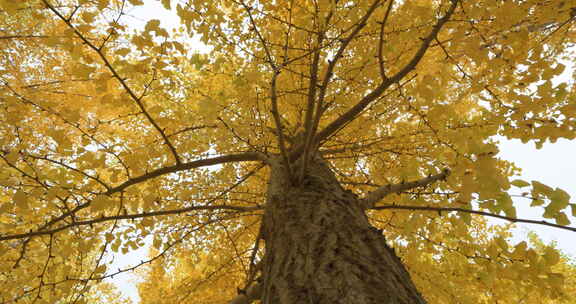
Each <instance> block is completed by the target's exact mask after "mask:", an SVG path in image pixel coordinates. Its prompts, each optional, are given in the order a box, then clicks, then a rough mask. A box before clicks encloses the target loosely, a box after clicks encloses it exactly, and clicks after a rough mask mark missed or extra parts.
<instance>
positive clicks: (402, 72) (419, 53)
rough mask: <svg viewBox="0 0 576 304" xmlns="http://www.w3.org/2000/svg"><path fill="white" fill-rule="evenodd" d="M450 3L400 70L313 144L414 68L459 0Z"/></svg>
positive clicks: (353, 115)
mask: <svg viewBox="0 0 576 304" xmlns="http://www.w3.org/2000/svg"><path fill="white" fill-rule="evenodd" d="M451 2H452V5H451V6H450V8H449V9H448V12H446V14H445V15H444V17H442V18H440V19H439V20H438V22H437V23H436V25H434V28H433V29H432V31H431V32H430V34H429V35H428V36H427V37H426V38H424V39H422V45H421V46H420V48H419V49H418V51H417V52H416V54H414V56H413V57H412V59H411V60H410V62H408V64H406V65H405V66H404V68H402V69H401V70H400V71H398V72H397V73H396V74H395V75H394V76H392V77H390V78H387V79H384V80H383V81H382V83H380V85H378V86H377V87H376V88H375V89H374V90H372V92H370V93H369V94H368V95H366V96H364V97H363V98H362V99H361V100H360V101H359V102H358V103H357V104H356V105H354V106H353V107H352V108H350V110H348V111H347V112H346V113H344V114H342V115H340V116H339V117H338V118H336V119H335V120H334V121H332V122H331V123H330V124H329V125H328V126H326V127H325V128H324V129H323V130H322V131H320V132H318V134H317V135H316V137H315V139H314V143H315V144H319V143H320V142H321V141H323V140H324V139H326V138H328V137H329V136H330V135H332V134H334V133H335V132H336V131H338V130H339V129H340V127H342V126H343V125H344V124H346V123H347V122H349V121H352V120H353V119H354V118H355V117H356V115H358V114H359V113H360V112H362V110H364V109H365V108H366V107H367V106H368V105H369V104H370V103H371V102H373V101H374V100H376V99H377V98H378V97H380V95H382V93H384V91H386V89H388V88H389V87H390V86H391V85H392V84H394V83H396V82H398V81H400V80H402V78H404V77H405V76H406V75H407V74H408V73H410V72H411V71H412V70H414V69H415V68H416V66H417V65H418V63H419V62H420V60H422V58H423V57H424V54H425V53H426V51H427V50H428V48H429V47H430V43H431V42H432V41H433V40H434V39H435V38H436V36H437V35H438V33H439V32H440V30H441V29H442V27H443V26H444V24H446V22H448V20H450V17H451V16H452V14H454V11H455V10H456V6H457V4H458V2H459V0H451Z"/></svg>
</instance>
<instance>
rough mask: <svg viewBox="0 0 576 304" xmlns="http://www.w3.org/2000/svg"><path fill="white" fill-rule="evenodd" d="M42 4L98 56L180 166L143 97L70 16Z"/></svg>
mask: <svg viewBox="0 0 576 304" xmlns="http://www.w3.org/2000/svg"><path fill="white" fill-rule="evenodd" d="M42 2H44V5H46V7H47V8H48V9H49V10H50V11H52V12H53V13H54V14H55V15H56V16H58V18H60V19H61V20H62V21H64V23H66V25H67V26H68V27H69V28H70V29H71V30H72V31H74V33H75V34H76V36H78V38H80V40H82V42H84V43H85V44H86V45H87V46H88V47H89V48H90V49H92V50H93V51H94V52H96V54H98V57H100V59H101V60H102V62H103V63H104V65H105V66H106V68H108V70H109V71H110V73H112V75H113V77H114V78H116V79H117V80H118V82H120V85H121V86H122V87H123V88H124V90H125V91H126V93H128V95H129V96H130V98H132V100H134V102H135V103H136V105H137V106H138V108H140V111H142V113H143V114H144V116H145V117H146V119H147V120H148V122H150V124H151V125H152V126H153V127H154V129H156V131H158V133H159V134H160V136H161V137H162V139H163V140H164V143H165V144H166V145H167V146H168V148H169V149H170V151H171V153H172V155H173V157H174V159H175V161H176V164H180V163H181V160H180V156H179V154H178V152H177V151H176V148H175V147H174V145H173V144H172V142H170V139H168V136H166V133H165V132H164V130H163V129H162V128H161V127H160V126H159V125H158V123H156V121H155V120H154V119H153V118H152V116H150V113H148V112H147V111H146V108H145V107H144V104H143V103H142V97H144V95H142V96H141V97H138V96H136V93H134V91H133V90H132V89H131V88H130V87H129V86H128V84H127V83H126V81H125V79H124V78H122V77H121V76H120V74H118V71H116V69H115V68H114V67H113V66H112V63H110V61H109V60H108V58H106V56H105V55H104V52H102V48H101V47H97V46H96V45H94V44H93V43H92V42H91V41H90V40H89V39H88V38H86V37H84V35H82V33H80V32H79V31H78V29H76V27H74V25H73V24H72V22H71V20H70V19H71V17H72V16H70V18H66V17H64V16H63V15H62V14H61V13H60V12H59V11H58V10H57V9H56V8H54V7H53V6H52V5H50V3H48V2H47V1H46V0H42Z"/></svg>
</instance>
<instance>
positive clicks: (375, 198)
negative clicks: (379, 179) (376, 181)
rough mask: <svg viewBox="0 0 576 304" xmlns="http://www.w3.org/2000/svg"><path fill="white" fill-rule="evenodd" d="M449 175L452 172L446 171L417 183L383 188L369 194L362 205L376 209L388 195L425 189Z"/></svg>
mask: <svg viewBox="0 0 576 304" xmlns="http://www.w3.org/2000/svg"><path fill="white" fill-rule="evenodd" d="M448 175H450V170H448V169H444V170H443V171H442V173H440V174H436V175H432V176H428V177H426V178H423V179H420V180H417V181H413V182H407V183H400V184H393V185H386V186H382V187H380V188H378V189H376V190H374V191H372V192H370V193H368V194H367V195H366V196H365V197H364V198H363V199H361V200H360V205H361V206H362V207H364V208H365V209H374V208H375V207H374V204H376V203H377V202H379V201H380V200H382V199H383V198H384V197H386V196H387V195H388V194H392V193H400V192H402V191H406V190H410V189H413V188H416V187H424V186H427V185H429V184H431V183H433V182H436V181H439V180H444V179H446V177H448Z"/></svg>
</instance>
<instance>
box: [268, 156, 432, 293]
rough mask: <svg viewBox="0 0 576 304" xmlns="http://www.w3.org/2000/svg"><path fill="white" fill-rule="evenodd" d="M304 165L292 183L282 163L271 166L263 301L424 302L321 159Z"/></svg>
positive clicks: (373, 229) (404, 270)
mask: <svg viewBox="0 0 576 304" xmlns="http://www.w3.org/2000/svg"><path fill="white" fill-rule="evenodd" d="M307 168H308V169H307V172H306V174H305V178H304V180H303V182H302V183H300V185H298V186H294V185H293V183H291V182H290V180H288V178H287V176H286V174H285V171H284V170H283V169H282V167H281V166H276V167H275V166H272V173H271V177H270V184H269V189H268V194H267V195H268V197H267V200H268V201H267V207H266V212H265V215H264V227H263V232H264V240H265V243H266V254H265V259H264V266H263V269H262V279H263V281H262V285H263V286H262V294H261V300H262V303H264V304H295V303H306V304H308V303H310V304H312V303H313V304H323V303H326V304H328V303H330V304H334V303H341V304H352V303H354V304H375V303H379V304H388V303H389V304H408V303H410V304H414V303H418V304H419V303H426V302H425V301H424V299H423V298H422V296H421V295H420V294H419V293H418V291H417V290H416V288H415V286H414V284H413V283H412V281H411V279H410V275H409V274H408V272H407V271H406V269H405V267H404V266H403V264H402V262H401V261H400V259H399V258H398V257H397V256H396V254H395V253H394V250H393V249H392V248H390V247H388V246H387V245H386V240H385V238H384V236H383V234H382V231H380V230H378V229H376V228H374V227H373V226H372V225H370V223H369V222H368V219H367V217H366V215H365V213H364V212H365V211H364V209H363V208H362V207H361V205H360V204H359V203H358V199H357V197H356V196H355V195H354V194H352V193H351V192H348V191H346V190H345V189H343V188H342V187H341V186H340V184H339V183H338V181H337V180H336V178H335V177H334V175H333V173H332V172H331V170H330V169H329V167H328V165H327V163H326V162H324V161H322V160H320V159H315V160H314V161H312V162H311V163H310V164H309V165H308V167H307ZM297 170H298V168H295V170H294V171H295V172H297Z"/></svg>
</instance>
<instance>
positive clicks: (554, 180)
mask: <svg viewBox="0 0 576 304" xmlns="http://www.w3.org/2000/svg"><path fill="white" fill-rule="evenodd" d="M150 19H161V26H162V27H164V28H167V29H169V30H171V29H173V28H176V27H177V26H178V24H179V23H178V18H177V17H175V16H174V15H173V13H172V14H171V13H170V12H168V11H167V10H165V9H164V8H163V7H162V6H161V4H160V2H159V1H146V7H139V8H137V9H134V10H131V11H129V12H128V16H127V18H126V19H125V20H124V22H129V23H130V25H131V26H134V27H143V26H144V25H145V24H146V22H147V21H148V20H150ZM191 43H193V44H194V45H196V46H198V48H199V49H201V48H202V44H201V43H200V42H199V41H198V39H193V40H192V42H191ZM565 72H566V74H567V75H568V74H570V73H571V72H572V71H571V68H567V69H566V71H565ZM499 147H500V153H499V155H498V156H499V157H500V158H503V159H506V160H510V161H514V162H515V163H516V166H517V167H520V168H522V169H523V171H522V175H521V176H519V178H521V179H524V180H526V181H529V182H530V181H532V180H538V181H540V182H542V183H544V184H546V185H548V186H551V187H559V188H561V189H563V190H565V191H566V192H568V193H569V194H570V196H571V197H572V198H575V197H576V179H575V178H574V172H576V161H575V159H576V141H567V140H559V141H558V142H556V143H554V144H551V143H547V144H545V145H544V147H543V148H542V149H539V150H537V149H536V148H535V146H534V144H532V143H528V144H522V143H521V142H520V141H519V140H511V141H510V140H506V139H500V145H499ZM510 192H511V193H512V194H520V192H521V191H520V189H517V188H515V187H513V189H512V190H511V191H510ZM514 201H515V204H516V206H517V208H518V217H520V218H526V219H536V220H541V219H542V214H543V209H542V208H533V207H529V205H530V200H528V199H522V198H516V199H514ZM571 203H576V201H575V200H574V199H572V200H571ZM523 205H525V206H526V207H525V208H523V207H521V206H523ZM568 213H570V212H568ZM569 218H570V220H571V221H572V226H576V218H574V217H571V216H570V215H569ZM551 221H552V222H553V220H551ZM494 222H495V223H502V222H503V221H498V220H494ZM528 231H534V232H536V233H537V234H538V236H539V237H540V238H541V239H543V240H544V242H545V243H549V242H552V241H556V242H557V247H558V248H560V249H561V250H562V251H563V252H565V253H567V254H570V255H571V256H572V257H573V258H574V257H576V234H575V233H574V232H569V231H565V230H560V229H556V228H552V227H545V226H540V225H528V224H517V228H515V229H514V237H513V242H514V243H516V242H519V241H521V240H526V239H527V232H528ZM146 256H147V248H140V249H138V250H136V251H133V252H130V253H129V254H127V255H124V256H118V257H116V260H115V262H114V264H113V265H112V266H111V267H109V269H118V268H126V267H128V266H131V265H134V264H138V263H140V261H142V260H145V259H146ZM109 281H111V282H114V283H115V284H116V285H117V286H118V287H119V289H120V290H121V291H122V293H123V294H124V295H125V296H127V297H130V298H131V299H132V300H133V302H134V303H138V302H139V297H138V292H137V289H136V282H137V281H138V278H137V276H136V275H135V274H134V273H132V272H128V273H123V274H120V275H117V276H115V277H114V279H113V280H109Z"/></svg>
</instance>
